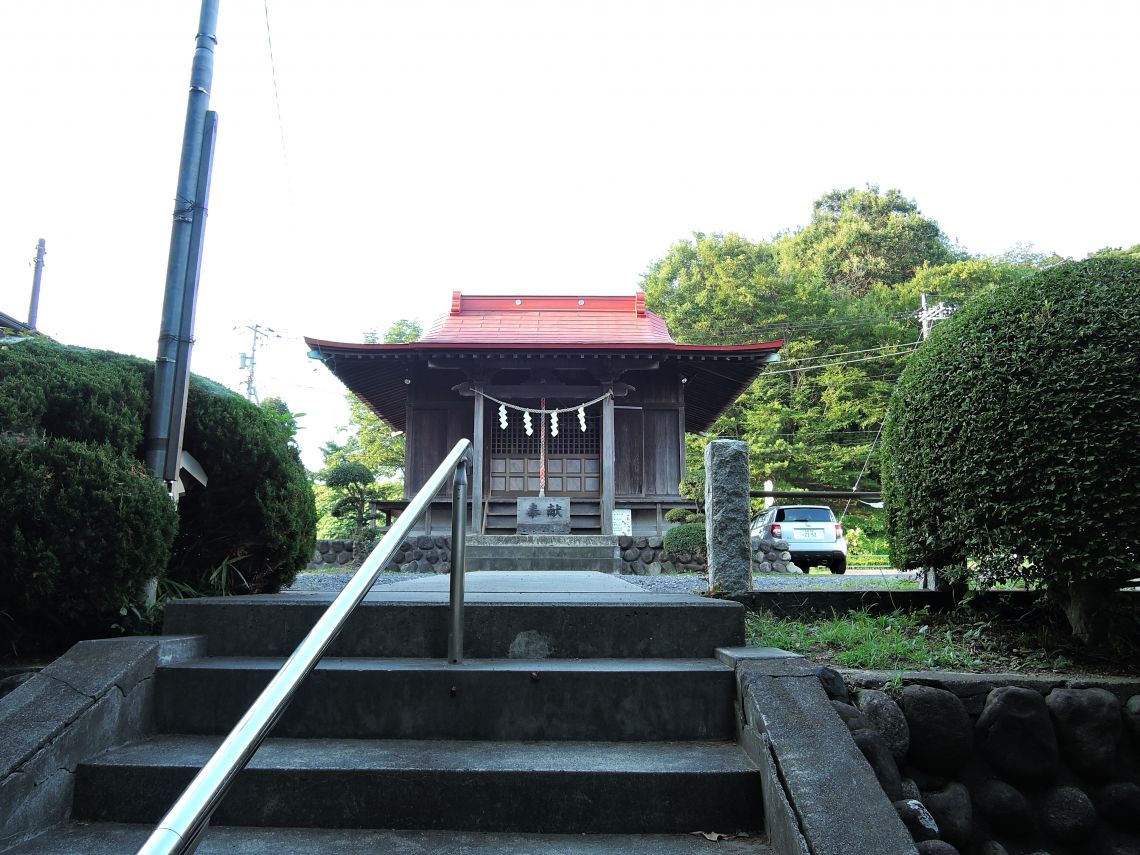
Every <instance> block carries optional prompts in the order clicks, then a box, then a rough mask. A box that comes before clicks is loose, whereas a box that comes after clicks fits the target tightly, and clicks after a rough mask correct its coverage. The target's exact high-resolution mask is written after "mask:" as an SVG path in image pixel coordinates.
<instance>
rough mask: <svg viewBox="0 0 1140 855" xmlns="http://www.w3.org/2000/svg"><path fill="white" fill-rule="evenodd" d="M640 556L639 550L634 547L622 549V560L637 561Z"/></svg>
mask: <svg viewBox="0 0 1140 855" xmlns="http://www.w3.org/2000/svg"><path fill="white" fill-rule="evenodd" d="M640 557H641V550H639V549H634V548H633V547H632V546H631V547H628V548H626V549H624V550H622V553H621V558H622V561H637V560H639V559H640Z"/></svg>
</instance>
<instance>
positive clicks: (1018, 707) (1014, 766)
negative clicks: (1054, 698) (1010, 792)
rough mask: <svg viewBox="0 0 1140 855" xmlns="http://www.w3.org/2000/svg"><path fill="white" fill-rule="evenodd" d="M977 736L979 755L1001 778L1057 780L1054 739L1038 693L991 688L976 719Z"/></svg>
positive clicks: (1043, 702) (1055, 738)
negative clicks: (980, 754)
mask: <svg viewBox="0 0 1140 855" xmlns="http://www.w3.org/2000/svg"><path fill="white" fill-rule="evenodd" d="M977 734H978V747H979V749H980V750H981V753H982V755H983V756H984V757H985V758H986V760H988V761H989V762H990V764H991V765H992V766H993V767H994V768H995V769H996V770H997V771H998V772H1000V773H1001V774H1002V775H1003V776H1004V777H1008V778H1012V779H1014V780H1016V781H1025V782H1033V783H1041V782H1042V781H1045V782H1048V781H1052V780H1053V779H1054V778H1056V776H1057V768H1058V763H1059V759H1058V751H1057V737H1056V735H1055V734H1054V732H1053V722H1052V720H1051V719H1050V718H1049V709H1048V708H1047V707H1046V706H1045V699H1044V698H1042V697H1041V695H1040V694H1039V693H1038V692H1035V691H1033V690H1032V689H1021V688H1018V687H1017V686H1003V687H1002V688H1000V689H994V690H993V691H992V692H990V693H989V695H988V696H987V697H986V704H985V706H984V707H983V708H982V714H981V715H980V716H979V717H978V724H977Z"/></svg>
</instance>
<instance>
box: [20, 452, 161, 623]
mask: <svg viewBox="0 0 1140 855" xmlns="http://www.w3.org/2000/svg"><path fill="white" fill-rule="evenodd" d="M0 483H2V484H3V485H4V489H3V490H0V520H3V521H4V522H3V525H0V557H2V558H3V560H2V561H0V590H3V592H4V596H3V600H4V603H5V605H4V608H3V610H4V611H5V612H6V613H7V617H8V619H9V620H10V621H11V622H12V623H13V624H14V625H15V627H14V628H13V627H12V626H11V625H9V626H6V627H5V632H4V634H5V635H8V636H10V637H11V640H12V641H15V640H16V639H26V638H27V637H28V636H29V635H30V636H32V640H33V644H34V642H35V640H36V639H45V638H52V639H56V640H59V641H73V640H75V639H78V638H83V637H85V636H87V635H90V634H92V633H95V634H98V633H107V632H109V631H110V630H111V628H112V624H114V623H115V622H116V621H120V620H122V618H121V616H120V613H119V610H120V609H121V608H122V607H123V606H124V605H127V604H130V603H133V602H136V601H137V600H138V599H139V598H140V595H141V592H142V590H143V587H144V586H145V584H146V582H147V581H148V580H149V579H152V578H154V577H157V576H160V575H162V573H163V571H164V569H165V567H166V562H167V559H168V558H169V556H170V544H171V542H172V541H173V539H174V531H175V528H176V527H177V524H178V517H177V513H176V511H175V509H174V503H173V502H171V501H170V497H169V496H168V495H167V494H166V490H165V488H164V487H163V486H162V485H161V484H160V483H159V482H157V481H155V480H154V479H153V478H151V477H150V475H149V473H148V472H147V471H146V469H145V467H144V466H143V465H142V464H141V463H139V462H138V461H137V460H134V459H133V458H131V457H129V456H127V455H125V454H123V453H122V452H120V451H118V450H116V449H114V448H112V447H111V446H110V445H109V444H106V443H93V444H86V443H82V442H73V441H71V440H66V439H46V440H45V439H41V438H39V437H28V436H18V435H13V434H0Z"/></svg>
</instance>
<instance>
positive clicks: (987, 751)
mask: <svg viewBox="0 0 1140 855" xmlns="http://www.w3.org/2000/svg"><path fill="white" fill-rule="evenodd" d="M833 674H834V672H833ZM887 676H888V675H883V674H877V675H872V674H869V673H868V672H853V673H850V674H848V675H847V682H846V684H845V683H844V681H843V680H842V679H840V676H839V675H838V674H834V678H833V679H832V680H831V681H830V682H829V681H827V680H825V681H824V687H825V689H827V692H828V695H829V696H830V697H831V698H832V703H833V706H834V707H835V710H836V712H837V713H838V714H839V716H840V718H841V719H842V720H843V721H844V723H845V724H846V725H847V727H848V729H849V730H850V731H851V735H852V737H853V739H854V741H855V743H856V745H857V746H858V747H859V749H860V750H861V751H862V753H863V755H864V756H865V757H866V759H867V761H868V763H869V764H870V766H871V768H872V769H873V770H874V772H875V774H876V777H877V778H878V780H879V783H880V785H881V786H882V788H883V790H884V792H885V793H886V794H887V797H888V798H889V799H890V800H891V801H892V803H893V804H894V807H895V810H896V811H897V812H898V814H899V816H900V818H901V819H902V820H903V822H904V823H905V824H906V826H907V828H908V829H909V830H910V832H911V834H912V836H913V838H914V840H915V842H916V844H917V847H918V851H919V852H920V853H928V855H935V854H936V853H937V855H955V853H982V855H1007V853H1028V852H1042V851H1047V852H1049V853H1050V855H1078V853H1081V854H1082V855H1083V853H1098V855H1099V853H1104V855H1125V853H1136V852H1140V762H1138V760H1140V682H1136V681H1125V680H1115V679H1111V678H1106V679H1103V680H1097V679H1095V678H1094V679H1093V680H1088V681H1077V680H1065V679H1062V678H1057V677H1026V676H1021V675H1004V676H1002V675H966V674H957V675H938V674H934V673H932V674H919V675H913V678H914V682H911V683H910V684H909V685H907V686H906V687H905V688H903V689H902V690H901V692H899V691H892V693H891V694H888V693H887V692H884V691H882V690H881V687H882V686H883V684H884V680H885V679H886V678H887ZM904 679H905V677H904ZM848 684H849V685H850V687H851V688H850V694H849V689H848ZM892 694H893V697H892Z"/></svg>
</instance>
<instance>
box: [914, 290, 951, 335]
mask: <svg viewBox="0 0 1140 855" xmlns="http://www.w3.org/2000/svg"><path fill="white" fill-rule="evenodd" d="M956 311H958V307H957V306H951V305H948V304H947V303H942V302H940V303H937V304H936V305H933V306H931V305H928V304H927V301H926V295H925V294H923V295H922V297H921V303H920V308H919V310H918V319H919V321H920V322H921V323H922V340H923V341H926V340H927V339H928V338H930V331H931V330H932V329H933V328H934V322H935V321H944V320H946V319H947V318H948V317H950V316H951V315H952V314H954V313H955V312H956Z"/></svg>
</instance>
